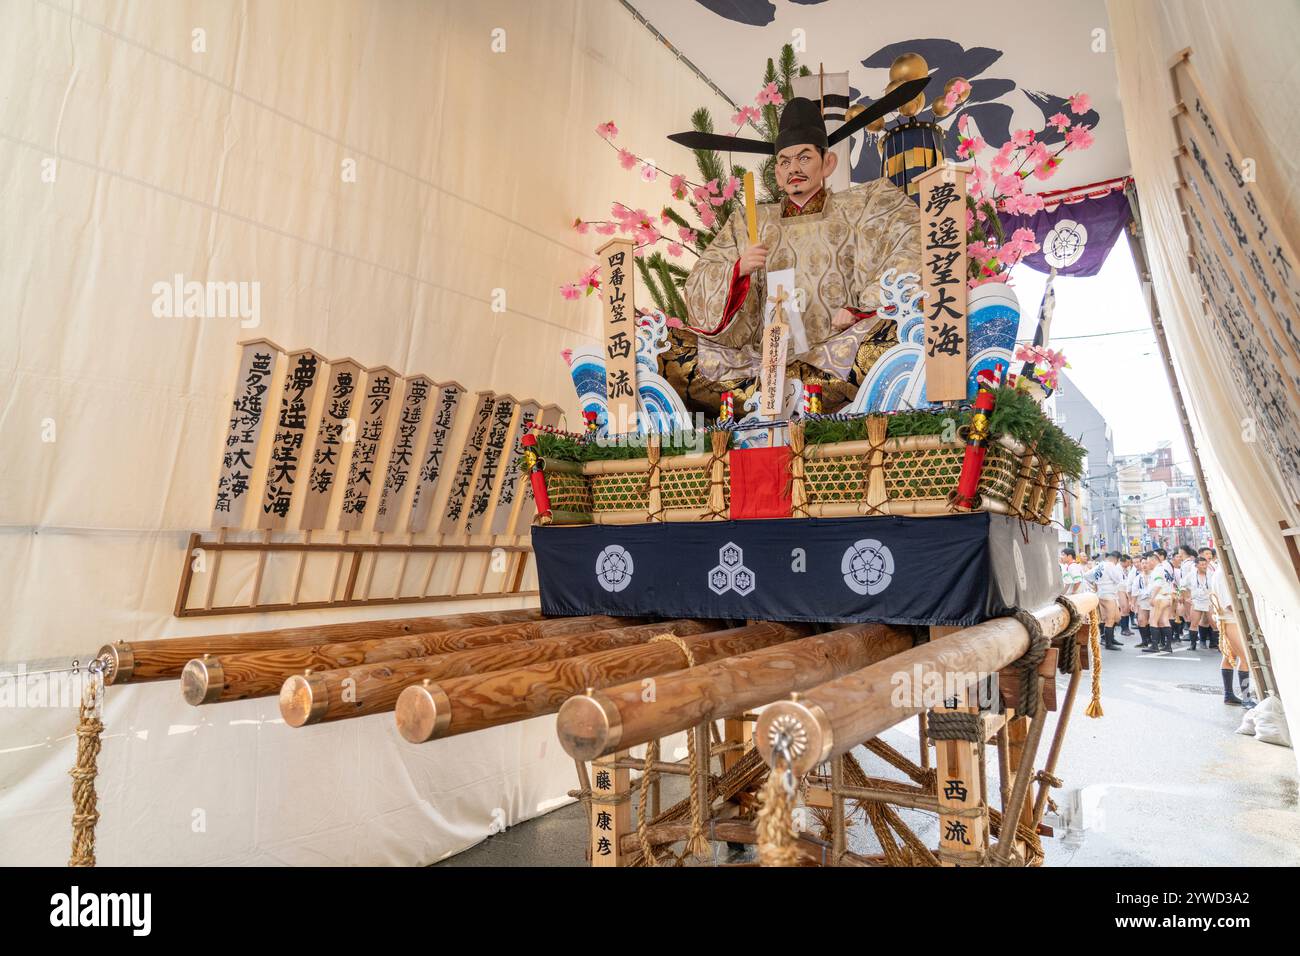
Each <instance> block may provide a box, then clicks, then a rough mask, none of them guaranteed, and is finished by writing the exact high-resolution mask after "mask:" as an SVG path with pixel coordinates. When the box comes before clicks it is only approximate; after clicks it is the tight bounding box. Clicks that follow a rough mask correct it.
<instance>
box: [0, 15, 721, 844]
mask: <svg viewBox="0 0 1300 956" xmlns="http://www.w3.org/2000/svg"><path fill="white" fill-rule="evenodd" d="M0 88H3V89H4V90H5V95H4V96H3V97H0V193H2V194H3V208H4V210H5V214H4V216H3V217H0V259H2V260H3V262H4V263H5V267H4V269H3V270H0V314H2V315H3V318H2V319H0V368H2V370H3V383H0V434H3V439H4V441H3V444H4V449H5V453H4V455H3V456H0V606H2V607H3V609H4V613H3V614H0V661H4V662H8V663H6V664H4V665H3V666H4V667H5V668H7V669H9V670H10V671H13V670H14V669H16V668H19V667H23V666H25V664H24V662H32V661H37V660H41V659H48V658H54V657H60V656H72V655H79V656H80V657H81V659H82V660H83V661H84V660H85V659H86V656H87V655H89V654H91V653H93V652H94V651H95V649H96V648H97V647H98V646H99V645H101V644H102V643H104V642H106V641H113V640H118V639H122V640H127V641H130V640H140V639H148V638H158V637H164V636H175V635H182V634H200V633H213V632H218V631H229V630H256V629H261V628H267V627H274V626H284V625H299V624H309V623H313V622H327V621H328V622H335V621H342V620H356V619H360V618H365V617H377V616H408V615H410V614H412V613H421V611H420V610H413V609H412V608H411V607H410V606H407V607H399V608H388V609H379V610H370V611H364V610H363V611H351V612H333V613H325V612H297V613H294V614H291V615H285V614H281V615H262V616H245V617H239V618H222V619H216V620H212V619H198V620H195V619H185V620H180V621H178V620H176V619H174V618H173V617H172V616H171V608H172V603H173V600H174V597H175V588H176V582H177V577H178V575H179V573H180V569H181V562H182V560H183V559H184V554H185V543H186V536H187V534H188V533H189V532H190V531H193V530H199V529H203V528H205V527H207V524H208V521H209V519H210V515H211V507H212V495H213V489H214V482H215V477H216V467H217V464H218V453H219V449H220V447H221V440H222V436H223V431H224V427H225V420H226V416H227V412H228V402H229V401H230V388H231V385H232V377H233V368H234V361H235V356H236V351H237V350H236V347H235V343H236V342H237V341H240V340H243V339H247V338H251V337H254V336H266V337H268V338H270V339H272V340H274V341H275V342H277V343H279V344H281V345H283V346H285V347H287V348H291V349H292V348H301V347H308V346H309V347H312V348H314V349H316V350H318V351H319V352H320V353H322V354H323V355H325V356H327V357H335V358H338V357H343V356H352V357H354V358H356V359H358V360H359V361H361V362H362V363H364V364H367V365H379V364H387V365H390V366H392V367H394V368H396V369H397V370H399V371H401V372H404V373H410V374H415V373H418V372H423V373H425V374H427V375H429V376H430V377H432V378H434V379H435V380H439V381H445V380H447V379H456V380H458V381H460V382H462V383H464V384H465V385H467V386H468V387H469V388H471V389H480V388H490V389H494V390H496V391H498V392H509V393H511V394H514V395H525V396H531V397H535V398H537V399H540V400H541V401H544V402H555V403H558V404H561V405H563V406H564V407H566V408H569V409H572V408H573V407H574V404H575V403H574V401H573V389H572V385H571V382H570V381H569V379H568V375H567V370H566V369H565V367H564V365H563V363H562V361H561V359H560V351H561V350H562V349H563V348H566V347H569V346H573V345H575V344H580V343H581V342H583V341H587V340H590V339H591V338H592V337H594V334H595V332H596V330H597V327H598V315H599V312H598V303H597V300H596V299H595V298H592V299H587V300H583V301H581V302H580V303H571V302H566V301H564V300H562V299H561V298H560V296H559V294H558V287H559V284H560V283H561V282H563V281H566V280H569V279H574V278H576V277H577V276H578V275H579V274H580V273H581V272H582V271H583V270H584V269H585V268H587V267H588V266H589V265H591V264H592V263H593V262H594V259H593V256H592V252H593V250H594V248H595V246H596V245H597V242H596V241H594V240H596V239H597V238H598V237H594V236H579V235H577V234H576V233H575V232H574V231H573V229H572V228H571V224H572V221H573V219H574V217H575V216H576V215H579V214H581V215H584V216H587V217H592V216H603V215H605V214H606V213H607V210H608V202H609V200H610V199H611V198H619V199H621V200H623V201H625V202H627V203H629V204H632V205H634V206H641V207H644V208H647V209H657V208H658V207H659V205H662V204H663V202H664V200H665V199H666V197H667V181H666V180H664V179H661V180H660V181H658V182H656V183H645V182H642V180H641V179H640V178H639V177H638V176H637V175H636V173H635V172H626V171H624V170H622V169H621V168H619V165H618V162H617V160H616V158H615V156H614V154H613V152H612V151H611V150H610V149H609V147H608V145H607V144H606V143H604V142H602V141H601V140H600V139H598V138H597V136H596V135H595V132H594V129H595V127H596V125H597V124H598V123H602V122H605V121H607V120H610V119H613V120H615V121H616V122H617V123H618V126H619V127H620V129H621V130H622V140H625V141H626V142H628V143H629V144H632V145H634V146H635V147H636V148H637V149H638V150H639V151H641V152H642V153H643V154H647V155H650V156H658V157H660V159H661V164H665V165H667V164H672V163H677V164H680V166H681V168H683V169H685V168H686V164H687V162H688V160H689V154H688V153H687V152H686V151H685V150H681V149H680V148H678V147H670V146H669V144H667V143H666V142H665V141H664V140H663V136H664V133H665V131H668V130H673V129H677V128H680V127H681V126H682V125H683V124H684V123H685V122H686V121H687V118H688V117H689V115H690V113H691V111H692V110H693V109H695V108H696V107H699V106H708V107H709V108H710V109H712V110H713V112H714V115H715V116H716V117H718V118H719V119H721V118H722V117H723V116H724V115H729V114H730V112H732V109H731V107H730V106H729V105H728V104H726V103H725V102H723V101H722V100H721V99H720V98H719V97H718V96H717V95H716V94H715V93H713V92H712V91H710V89H709V88H708V87H707V85H705V84H704V83H703V82H702V81H701V80H700V79H699V78H698V77H697V76H695V75H693V74H692V73H691V71H690V70H689V69H688V68H687V67H686V66H684V65H683V64H682V63H681V62H680V61H679V60H678V59H677V58H676V57H675V56H673V55H672V53H671V52H670V51H669V50H667V49H666V48H665V47H664V46H663V45H662V44H661V43H659V42H657V41H656V40H655V39H654V38H653V36H652V35H651V34H649V33H648V32H647V31H646V29H645V28H644V27H643V26H642V25H641V24H639V23H638V22H637V21H636V19H635V18H634V17H633V16H632V15H631V14H630V13H629V12H628V11H626V10H625V9H623V8H621V7H620V6H619V5H618V4H614V3H609V2H604V0H556V2H548V3H545V4H528V3H517V2H511V0H480V2H476V3H470V4H465V3H457V4H453V3H425V2H418V0H390V2H385V3H382V4H376V3H369V2H365V0H322V2H314V3H310V4H292V3H257V4H234V3H218V4H212V3H206V2H200V0H187V2H172V3H165V4H157V3H124V2H112V0H79V2H73V0H11V2H6V3H4V4H3V5H0ZM670 153H671V157H670ZM350 169H355V181H351V180H349V179H348V178H347V177H346V176H345V175H344V173H345V171H347V170H350ZM176 274H182V275H183V276H184V277H185V278H186V279H194V280H199V281H204V280H214V281H246V282H257V283H259V284H260V297H261V307H260V319H261V321H260V324H259V325H258V326H257V327H255V328H241V327H240V324H239V322H238V321H237V320H235V319H229V318H204V319H197V318H156V317H155V316H154V315H153V313H152V309H151V302H152V297H153V292H152V291H151V290H152V289H153V286H154V284H155V283H157V282H160V281H162V282H166V281H170V280H171V279H172V277H173V276H175V275H176ZM495 290H504V292H505V296H506V300H505V301H506V311H505V312H494V311H493V310H492V303H493V299H494V293H495ZM50 439H53V440H50ZM520 603H522V602H521V601H519V600H517V599H516V600H514V601H512V602H498V606H510V604H520ZM481 606H482V605H478V604H472V603H468V602H466V603H461V604H457V605H455V608H454V609H455V610H457V611H461V610H465V611H469V610H476V609H479V607H481ZM106 723H107V728H108V729H107V734H106V739H105V744H104V749H103V753H102V754H101V757H100V767H101V777H100V794H101V809H102V814H103V816H102V819H101V821H100V825H99V859H100V862H101V863H104V864H123V865H130V864H165V863H191V864H204V863H230V864H234V863H356V864H380V863H425V862H429V861H431V860H435V859H438V858H440V857H442V856H445V855H447V854H449V853H452V852H455V851H457V850H460V849H463V848H464V847H466V846H469V845H471V844H473V843H475V842H477V841H478V840H481V839H483V838H484V837H485V836H486V835H487V834H488V833H489V832H491V831H492V830H493V828H496V829H500V827H501V826H505V825H509V824H511V823H514V822H516V821H519V820H522V819H526V818H528V817H530V816H532V815H535V814H536V813H538V812H541V811H543V810H544V809H545V808H546V807H548V806H552V805H554V804H555V802H556V801H557V800H558V801H563V800H565V799H567V798H566V797H565V792H566V791H567V790H568V789H569V788H570V787H571V786H572V785H573V775H572V764H571V763H570V762H569V761H568V760H567V759H566V758H565V757H564V755H563V753H562V751H561V750H560V749H559V747H558V746H557V744H556V742H555V738H554V730H553V724H554V719H553V718H541V719H538V720H535V721H531V722H528V723H525V724H521V725H517V726H512V727H506V728H501V729H499V730H495V731H489V732H485V733H483V734H481V735H476V736H474V737H470V738H460V739H452V740H448V741H442V742H439V743H436V744H430V745H426V746H424V747H411V746H408V745H406V744H404V743H403V742H401V741H400V740H399V739H398V738H397V735H396V733H395V731H394V729H393V727H392V722H391V719H385V718H383V717H371V718H365V719H362V720H357V721H350V722H344V723H340V724H330V725H325V726H321V727H315V728H309V729H306V730H291V729H289V728H287V727H286V726H285V725H284V724H283V723H282V722H280V720H279V715H278V712H277V708H276V706H275V701H274V700H258V701H245V702H240V703H236V704H229V705H224V706H222V707H219V708H205V709H202V710H196V709H194V708H191V707H189V706H188V705H186V704H184V703H183V702H182V701H181V700H180V699H179V694H178V692H177V687H176V685H175V684H174V683H164V684H155V685H145V686H136V687H125V688H120V689H118V688H113V689H110V692H109V697H108V707H107V714H106ZM74 725H75V711H72V710H69V709H67V708H60V707H51V708H37V707H27V708H22V707H4V708H0V863H3V864H56V865H57V864H62V863H63V862H65V861H66V859H67V856H68V846H69V835H70V817H71V794H70V782H69V780H68V777H67V770H68V769H69V768H70V767H71V766H72V761H73V744H74V741H73V738H72V731H73V727H74Z"/></svg>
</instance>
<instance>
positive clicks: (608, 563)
mask: <svg viewBox="0 0 1300 956" xmlns="http://www.w3.org/2000/svg"><path fill="white" fill-rule="evenodd" d="M632 568H633V565H632V553H631V552H630V551H628V550H627V549H626V548H624V547H623V546H622V545H620V544H611V545H609V547H607V548H605V550H604V551H602V552H600V554H598V555H596V583H597V584H599V585H600V586H601V587H602V588H604V589H605V590H606V591H610V592H615V591H621V590H623V589H624V588H625V587H627V586H628V585H629V584H631V583H632Z"/></svg>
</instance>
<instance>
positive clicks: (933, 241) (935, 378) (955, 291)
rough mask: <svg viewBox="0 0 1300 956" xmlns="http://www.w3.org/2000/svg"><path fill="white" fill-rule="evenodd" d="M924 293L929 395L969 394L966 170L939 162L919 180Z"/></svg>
mask: <svg viewBox="0 0 1300 956" xmlns="http://www.w3.org/2000/svg"><path fill="white" fill-rule="evenodd" d="M916 183H917V185H918V189H919V195H920V200H921V288H922V290H924V292H925V299H924V300H923V305H922V308H923V310H924V312H925V397H926V399H927V400H928V401H931V402H958V401H963V400H965V398H966V393H967V381H966V172H965V170H962V169H958V168H956V167H954V166H951V165H947V164H945V165H941V166H936V167H935V168H934V169H931V170H928V171H926V172H924V173H922V174H921V175H920V176H918V177H917V178H916Z"/></svg>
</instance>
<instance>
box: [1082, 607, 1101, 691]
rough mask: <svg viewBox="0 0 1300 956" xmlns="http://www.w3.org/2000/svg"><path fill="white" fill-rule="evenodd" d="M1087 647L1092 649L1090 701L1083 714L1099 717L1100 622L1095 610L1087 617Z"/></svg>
mask: <svg viewBox="0 0 1300 956" xmlns="http://www.w3.org/2000/svg"><path fill="white" fill-rule="evenodd" d="M1088 646H1089V647H1090V648H1091V649H1092V700H1091V701H1089V703H1088V706H1087V707H1086V708H1085V709H1084V711H1083V712H1084V713H1085V714H1087V715H1088V716H1089V717H1101V716H1102V710H1101V622H1100V621H1099V619H1098V617H1097V609H1096V608H1093V610H1092V612H1091V613H1090V614H1089V615H1088Z"/></svg>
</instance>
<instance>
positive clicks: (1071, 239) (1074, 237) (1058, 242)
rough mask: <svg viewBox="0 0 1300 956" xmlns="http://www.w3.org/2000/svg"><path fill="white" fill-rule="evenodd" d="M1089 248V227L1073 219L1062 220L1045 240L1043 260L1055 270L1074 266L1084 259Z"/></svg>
mask: <svg viewBox="0 0 1300 956" xmlns="http://www.w3.org/2000/svg"><path fill="white" fill-rule="evenodd" d="M1087 246H1088V227H1087V226H1085V225H1083V224H1082V223H1078V222H1075V221H1074V220H1073V219H1062V220H1061V221H1060V222H1058V223H1057V224H1056V226H1055V228H1053V229H1052V230H1051V231H1050V232H1049V233H1048V234H1047V237H1046V238H1045V239H1044V240H1043V258H1044V259H1046V260H1047V264H1048V265H1049V266H1051V267H1052V268H1054V269H1064V268H1066V267H1067V266H1072V265H1074V264H1075V263H1076V262H1078V261H1079V260H1080V259H1081V258H1083V250H1084V249H1086V248H1087Z"/></svg>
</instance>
